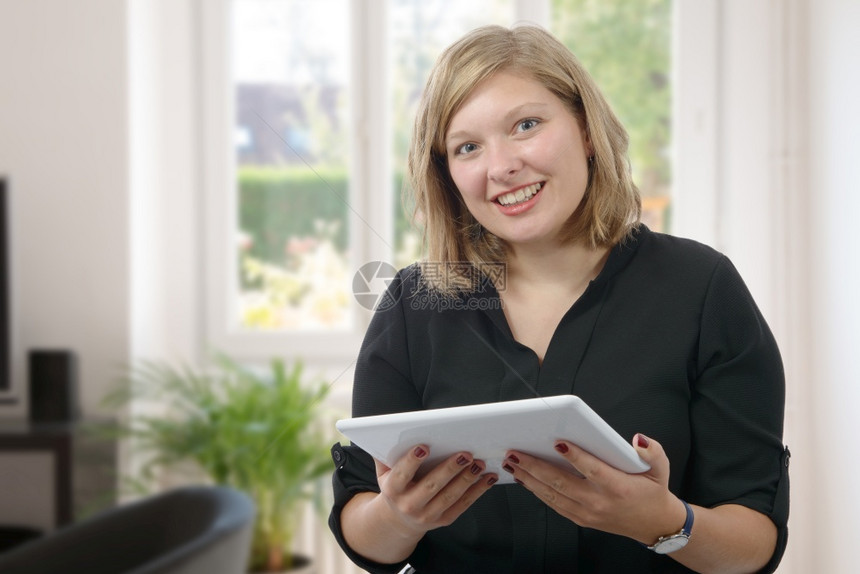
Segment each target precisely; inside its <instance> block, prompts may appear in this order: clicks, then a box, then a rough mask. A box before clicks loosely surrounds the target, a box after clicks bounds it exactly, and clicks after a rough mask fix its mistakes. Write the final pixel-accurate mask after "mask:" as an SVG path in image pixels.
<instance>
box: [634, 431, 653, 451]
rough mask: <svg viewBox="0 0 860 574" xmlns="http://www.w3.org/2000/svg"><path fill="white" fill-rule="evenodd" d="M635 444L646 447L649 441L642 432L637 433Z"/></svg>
mask: <svg viewBox="0 0 860 574" xmlns="http://www.w3.org/2000/svg"><path fill="white" fill-rule="evenodd" d="M636 444H638V445H639V446H640V447H642V448H648V445H649V444H651V442H650V441H649V440H648V439H647V438H645V435H644V434H637V435H636Z"/></svg>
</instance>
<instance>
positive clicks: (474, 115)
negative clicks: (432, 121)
mask: <svg viewBox="0 0 860 574" xmlns="http://www.w3.org/2000/svg"><path fill="white" fill-rule="evenodd" d="M445 147H446V152H447V156H448V167H449V169H450V172H451V177H452V179H453V180H454V183H455V185H456V186H457V189H458V190H459V191H460V194H461V195H462V197H463V200H464V201H465V203H466V206H467V208H468V209H469V212H471V214H472V216H474V217H475V219H477V220H478V222H479V223H480V224H481V225H482V226H484V227H485V228H486V229H488V230H489V231H491V232H492V233H494V234H495V235H497V236H498V237H500V238H502V239H504V240H505V241H507V242H508V243H509V244H510V245H511V246H514V247H515V246H517V245H526V244H539V243H545V244H547V245H551V244H554V243H557V242H558V241H560V236H561V234H562V230H563V228H564V225H565V223H566V222H567V221H568V220H569V219H570V217H571V215H572V214H573V212H574V211H576V208H577V207H578V206H579V204H580V202H581V201H582V198H583V196H584V195H585V189H586V186H587V185H588V157H589V156H590V155H591V152H590V147H589V144H588V142H587V141H586V137H585V134H584V131H583V129H582V128H581V127H580V125H579V122H578V121H577V120H576V118H575V117H574V116H573V114H572V113H571V112H570V110H569V109H568V108H567V106H565V105H564V103H563V102H562V101H561V100H560V99H559V98H558V97H556V96H555V94H553V93H552V92H550V91H549V90H547V89H546V88H545V87H544V86H543V85H541V84H540V83H538V82H537V81H535V80H534V79H532V78H531V77H528V76H527V75H526V74H521V75H515V74H513V73H511V72H499V73H496V74H494V75H493V76H490V77H489V78H487V79H486V80H484V81H483V82H481V83H479V84H478V85H477V86H476V87H475V89H474V90H473V91H472V93H471V94H470V95H469V97H468V98H467V99H466V100H465V101H464V102H463V104H462V106H461V107H460V109H459V110H458V111H457V113H456V114H454V117H453V118H452V119H451V125H450V126H449V128H448V132H447V133H446V134H445Z"/></svg>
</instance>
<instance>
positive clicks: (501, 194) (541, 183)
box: [490, 181, 546, 203]
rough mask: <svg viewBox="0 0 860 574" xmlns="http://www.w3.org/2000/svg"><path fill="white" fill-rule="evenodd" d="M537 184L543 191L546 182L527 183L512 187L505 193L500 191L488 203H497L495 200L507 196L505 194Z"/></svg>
mask: <svg viewBox="0 0 860 574" xmlns="http://www.w3.org/2000/svg"><path fill="white" fill-rule="evenodd" d="M538 183H539V184H540V185H541V190H543V186H544V185H546V182H545V181H532V182H529V183H524V184H522V185H519V186H517V187H512V188H511V189H506V190H505V191H500V192H499V193H497V194H496V195H494V196H493V197H491V198H490V201H492V202H493V203H497V202H496V200H497V199H499V198H500V197H502V196H503V195H507V194H509V193H514V192H515V191H519V190H521V189H525V188H527V187H528V186H530V185H535V184H538ZM536 195H537V194H536Z"/></svg>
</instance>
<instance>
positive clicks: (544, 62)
mask: <svg viewBox="0 0 860 574" xmlns="http://www.w3.org/2000/svg"><path fill="white" fill-rule="evenodd" d="M502 70H507V71H510V70H516V71H518V72H520V73H523V74H526V75H529V76H531V77H532V78H533V79H534V80H536V81H537V82H539V83H540V84H542V85H543V86H544V87H545V88H547V89H548V90H549V91H551V92H552V93H553V94H555V95H556V97H558V98H559V99H560V100H561V101H562V102H564V104H565V105H566V106H567V107H568V108H569V110H570V111H571V113H572V114H573V115H574V117H576V119H577V120H578V122H579V124H580V126H581V127H582V128H583V129H584V131H585V134H586V137H587V139H588V141H589V143H590V147H591V149H592V150H593V158H592V159H591V160H590V161H589V178H588V186H587V189H586V193H585V196H584V197H583V200H582V202H581V203H580V205H579V207H578V208H577V210H576V212H575V213H574V214H573V216H572V217H571V219H570V220H569V222H568V227H567V231H568V235H567V238H568V239H569V240H582V241H584V242H585V243H586V245H588V246H590V247H592V248H595V247H605V246H611V245H614V244H616V243H618V242H620V241H622V240H623V239H624V238H625V237H627V236H628V235H629V234H630V233H631V231H632V229H633V228H634V226H635V225H636V224H637V223H638V222H639V218H640V216H641V211H642V207H641V199H640V197H639V190H638V189H637V188H636V186H635V185H634V183H633V181H632V178H631V175H630V161H629V159H628V156H627V145H628V136H627V131H626V130H625V129H624V126H622V125H621V122H619V121H618V118H616V117H615V114H614V113H613V112H612V110H611V109H610V107H609V104H608V103H607V101H606V99H605V98H604V97H603V95H602V94H601V93H600V90H599V89H598V87H597V85H596V84H595V82H594V80H593V79H592V78H591V76H590V75H589V74H588V72H587V71H586V70H585V68H583V67H582V64H580V63H579V61H578V60H577V59H576V57H575V56H574V55H573V54H572V53H571V52H570V50H568V49H567V48H566V47H565V46H564V44H562V43H561V42H560V41H558V40H557V39H556V38H555V37H554V36H552V35H551V34H550V33H549V32H547V31H546V30H544V29H543V28H539V27H537V26H517V27H514V28H510V29H509V28H504V27H502V26H485V27H482V28H477V29H475V30H473V31H471V32H469V33H468V34H466V35H465V36H464V37H462V38H461V39H460V40H458V41H457V42H455V43H454V44H452V45H451V46H449V47H448V48H447V49H446V50H445V51H444V52H443V53H442V54H441V56H440V57H439V59H438V60H437V62H436V64H435V66H434V68H433V70H432V71H431V73H430V77H429V79H428V81H427V85H426V88H425V91H424V94H423V96H422V98H421V102H420V104H419V109H418V113H417V115H416V118H415V126H414V129H413V133H412V141H411V144H410V148H409V154H408V160H407V169H408V181H409V184H410V186H411V192H412V194H413V201H414V210H415V211H414V214H413V220H420V221H422V222H423V227H424V245H425V248H426V253H427V261H428V262H432V264H433V265H437V266H438V265H439V264H443V265H448V266H449V267H451V268H456V266H455V265H454V264H457V263H462V262H470V263H471V264H472V265H473V267H474V268H476V269H482V268H484V267H485V266H486V265H488V264H492V263H498V262H503V261H505V258H506V247H505V242H504V241H503V240H502V239H500V238H499V237H497V236H495V235H493V234H492V233H490V232H489V231H488V230H486V229H484V228H483V227H482V226H481V225H480V224H479V223H478V221H477V220H475V218H474V217H472V215H471V213H469V210H468V209H467V208H466V204H465V202H464V201H463V199H462V197H461V195H460V193H459V191H458V190H457V187H456V186H455V185H454V182H453V180H452V179H451V175H450V172H449V170H448V162H447V154H446V147H445V135H446V133H447V131H448V127H449V125H450V123H451V119H452V118H453V116H454V114H456V113H457V111H458V109H459V107H460V105H461V104H462V103H463V101H464V100H465V99H466V98H467V97H468V96H469V94H470V93H471V91H472V90H473V89H474V88H475V86H477V85H478V84H479V83H480V82H481V81H483V80H485V79H486V78H488V77H490V76H491V75H493V74H495V73H497V72H500V71H502ZM426 264H427V263H426V262H425V263H424V265H426ZM459 267H460V268H462V266H459ZM425 275H428V274H425ZM430 275H432V276H433V277H436V278H437V279H433V280H430V281H429V284H430V287H432V288H435V289H437V290H439V291H442V292H445V293H449V294H453V293H456V292H457V291H471V290H474V289H475V288H476V287H477V284H476V278H477V275H478V274H476V273H470V274H468V276H465V275H463V274H462V273H456V272H455V273H448V274H445V276H444V280H440V279H438V277H439V273H433V274H430Z"/></svg>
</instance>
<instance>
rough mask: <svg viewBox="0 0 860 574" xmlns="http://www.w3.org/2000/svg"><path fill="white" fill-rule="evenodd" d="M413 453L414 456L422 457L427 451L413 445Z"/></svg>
mask: <svg viewBox="0 0 860 574" xmlns="http://www.w3.org/2000/svg"><path fill="white" fill-rule="evenodd" d="M413 454H414V455H415V458H424V457H425V456H427V451H426V450H424V449H423V448H421V447H420V446H418V447H415V450H414V451H413Z"/></svg>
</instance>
